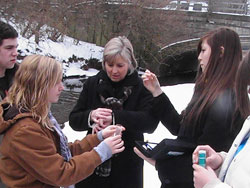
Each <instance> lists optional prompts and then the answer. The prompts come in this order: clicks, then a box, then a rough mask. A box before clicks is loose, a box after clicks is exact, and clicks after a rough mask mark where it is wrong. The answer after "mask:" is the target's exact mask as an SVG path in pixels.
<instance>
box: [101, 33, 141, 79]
mask: <svg viewBox="0 0 250 188" xmlns="http://www.w3.org/2000/svg"><path fill="white" fill-rule="evenodd" d="M118 55H119V56H121V57H122V58H124V59H125V60H127V61H128V63H129V74H132V73H133V72H134V70H135V69H136V68H137V61H136V59H135V56H134V49H133V46H132V44H131V42H130V41H129V40H128V39H127V38H126V37H125V36H119V37H115V38H112V39H111V40H110V41H109V42H108V43H107V44H106V45H105V47H104V52H103V62H102V68H103V70H105V62H112V61H113V60H114V59H115V58H116V57H117V56H118ZM105 71H106V70H105Z"/></svg>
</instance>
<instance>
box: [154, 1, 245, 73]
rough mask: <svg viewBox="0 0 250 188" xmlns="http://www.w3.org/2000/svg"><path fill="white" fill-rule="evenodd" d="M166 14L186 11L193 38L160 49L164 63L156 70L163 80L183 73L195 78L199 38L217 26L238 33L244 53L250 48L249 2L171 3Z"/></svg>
mask: <svg viewBox="0 0 250 188" xmlns="http://www.w3.org/2000/svg"><path fill="white" fill-rule="evenodd" d="M166 11H179V12H182V11H186V14H185V15H186V16H185V18H184V19H185V21H186V23H187V25H188V28H189V29H190V30H191V31H192V38H187V39H186V40H183V41H177V42H176V43H172V44H167V45H166V46H165V47H163V48H162V49H161V51H160V55H161V62H160V66H159V68H158V71H156V72H157V74H158V76H159V77H161V78H164V77H166V76H169V75H175V74H180V73H182V74H183V73H185V74H193V75H195V72H196V70H197V63H198V62H197V53H196V48H197V44H198V41H199V37H201V36H203V35H204V34H205V33H206V32H208V31H210V30H213V29H216V28H218V27H228V28H231V29H233V30H235V31H236V32H237V33H238V34H239V36H240V39H241V44H242V49H243V53H245V52H246V51H247V50H249V49H250V1H249V2H248V1H247V0H224V1H223V2H222V1H218V0H207V1H202V0H193V1H192V0H190V1H171V2H170V3H169V7H168V10H166Z"/></svg>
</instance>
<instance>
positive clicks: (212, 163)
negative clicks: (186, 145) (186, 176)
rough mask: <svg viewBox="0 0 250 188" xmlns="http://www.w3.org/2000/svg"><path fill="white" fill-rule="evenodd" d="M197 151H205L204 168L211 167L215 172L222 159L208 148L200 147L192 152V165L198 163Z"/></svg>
mask: <svg viewBox="0 0 250 188" xmlns="http://www.w3.org/2000/svg"><path fill="white" fill-rule="evenodd" d="M199 150H205V151H206V155H207V156H206V157H207V158H206V166H209V167H211V168H212V169H213V170H216V169H217V168H219V167H220V166H221V165H222V162H223V159H222V157H221V156H220V155H219V154H218V153H217V152H216V151H214V150H213V149H212V148H211V147H210V146H208V145H201V146H197V148H196V149H195V150H194V152H193V163H194V164H197V163H198V155H199V154H198V153H199Z"/></svg>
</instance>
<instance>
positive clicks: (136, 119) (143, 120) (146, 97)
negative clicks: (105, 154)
mask: <svg viewBox="0 0 250 188" xmlns="http://www.w3.org/2000/svg"><path fill="white" fill-rule="evenodd" d="M100 80H104V83H102V84H100ZM126 86H132V93H131V94H130V95H129V97H128V99H127V100H126V101H125V102H124V104H123V109H122V110H113V114H114V118H115V123H116V124H121V125H123V126H124V127H125V128H126V130H125V131H124V132H123V134H122V139H123V140H124V145H125V150H124V151H123V152H122V153H119V154H118V155H117V156H115V157H112V159H111V163H112V168H111V169H112V171H111V175H110V176H109V177H106V178H104V180H101V179H103V178H99V177H94V176H95V174H93V175H92V177H90V178H88V179H87V180H86V181H83V182H82V184H81V183H80V184H81V187H85V188H86V187H95V185H96V187H103V188H105V187H110V188H123V187H124V188H127V187H130V188H142V169H143V161H142V160H141V159H140V158H139V157H138V156H137V155H136V154H135V153H134V151H133V147H134V146H135V140H143V139H144V138H143V133H152V132H153V131H154V130H155V129H156V127H157V125H158V120H157V119H156V118H154V117H153V116H152V115H151V114H150V112H149V111H150V109H151V108H152V101H153V96H152V94H151V93H150V92H149V91H148V90H147V89H146V88H145V87H144V86H143V83H142V80H141V78H140V77H139V76H138V73H137V72H134V73H133V74H131V75H127V76H126V77H125V79H124V80H122V81H120V82H118V83H114V82H112V81H111V80H110V79H109V78H108V76H107V74H106V72H104V71H100V72H99V73H98V74H97V75H96V76H93V77H90V78H89V79H88V80H87V81H86V82H85V83H84V86H83V90H82V92H81V94H80V97H79V99H78V101H77V104H76V105H75V107H74V108H73V110H72V112H71V113H70V116H69V124H70V126H71V127H72V128H73V129H74V130H76V131H83V130H88V133H91V129H90V128H89V126H88V117H89V113H90V112H91V111H92V110H95V109H97V108H100V107H105V106H104V105H103V104H102V102H101V100H100V96H99V94H102V95H106V96H108V95H110V96H112V97H117V98H119V95H120V93H121V92H120V91H122V90H123V88H124V87H126ZM91 179H93V181H91ZM87 182H89V183H87ZM94 184H95V185H94Z"/></svg>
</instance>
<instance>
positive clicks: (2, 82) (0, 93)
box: [0, 64, 18, 99]
mask: <svg viewBox="0 0 250 188" xmlns="http://www.w3.org/2000/svg"><path fill="white" fill-rule="evenodd" d="M17 69H18V64H15V65H14V67H13V68H12V69H6V71H5V76H4V77H3V78H0V97H1V98H2V99H4V98H5V97H6V94H7V92H8V90H9V88H10V86H11V84H12V81H13V78H14V76H15V73H16V71H17Z"/></svg>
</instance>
